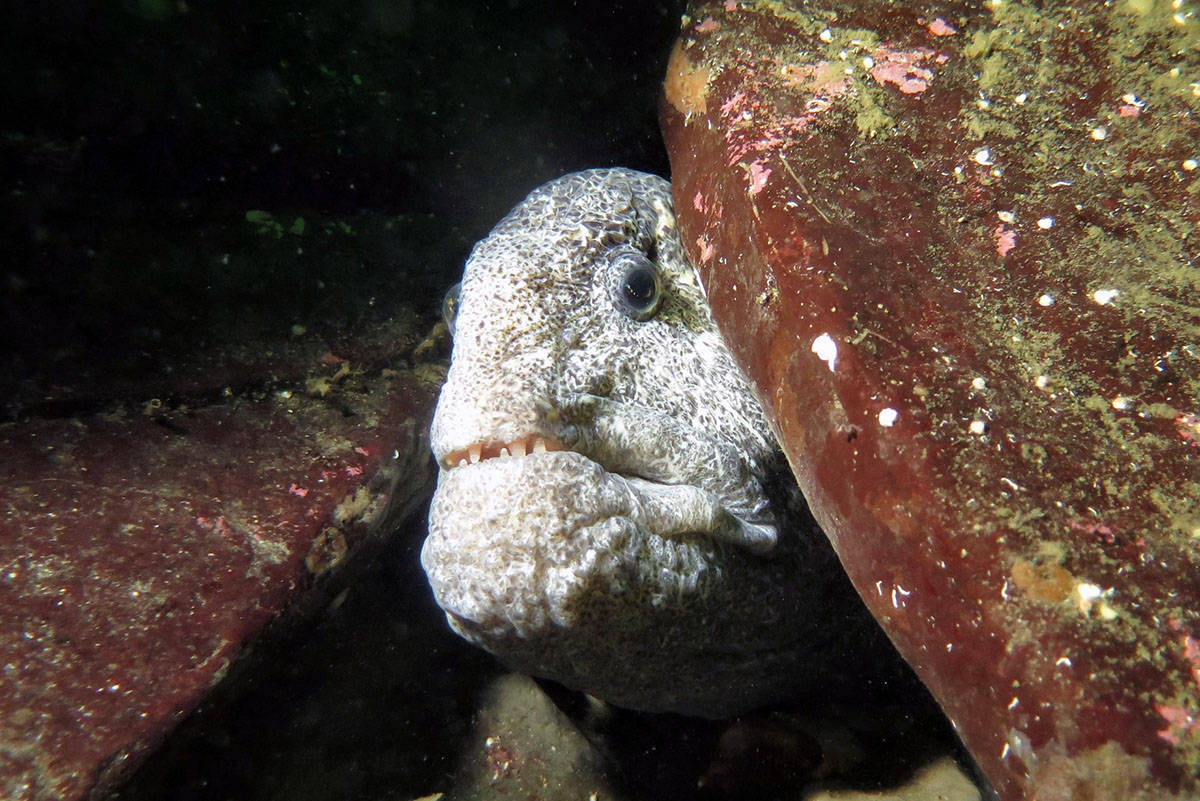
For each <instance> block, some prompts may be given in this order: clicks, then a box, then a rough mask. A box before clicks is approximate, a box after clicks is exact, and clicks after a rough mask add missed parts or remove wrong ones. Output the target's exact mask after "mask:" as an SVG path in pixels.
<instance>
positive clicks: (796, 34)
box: [663, 0, 1200, 801]
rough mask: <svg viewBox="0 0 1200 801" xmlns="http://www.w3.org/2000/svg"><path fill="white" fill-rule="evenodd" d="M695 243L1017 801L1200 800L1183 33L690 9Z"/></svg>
mask: <svg viewBox="0 0 1200 801" xmlns="http://www.w3.org/2000/svg"><path fill="white" fill-rule="evenodd" d="M663 127H664V132H665V135H666V140H667V145H668V149H669V152H670V155H671V162H672V169H673V186H674V193H675V201H676V208H677V211H678V214H679V220H680V226H681V230H682V233H683V237H684V241H685V243H686V244H687V246H688V248H689V253H690V255H691V257H692V258H693V259H694V260H695V262H696V264H697V265H698V266H699V268H700V270H701V272H702V274H703V276H704V279H705V284H706V287H707V289H708V293H709V297H710V299H711V301H712V305H713V311H714V313H715V315H716V317H717V320H718V322H719V323H720V325H721V328H722V330H723V332H724V333H725V335H726V337H727V339H728V340H729V342H730V344H731V346H732V348H733V350H734V352H735V354H736V355H737V357H738V358H739V360H740V361H741V362H742V364H743V366H744V367H745V368H746V370H747V372H748V374H749V375H750V377H751V379H752V380H753V381H754V383H755V385H756V387H757V389H758V391H759V393H760V395H761V397H762V399H763V401H764V403H765V404H766V405H767V407H768V409H769V413H770V415H771V417H772V420H773V422H774V425H775V426H776V429H777V432H778V434H779V436H780V438H781V441H782V442H783V443H784V445H785V449H786V450H787V453H788V456H789V458H790V460H791V463H792V466H793V469H794V470H795V472H796V475H797V477H798V479H799V481H800V483H801V485H802V487H803V489H804V491H805V493H806V494H807V496H808V498H809V501H810V502H811V504H812V507H813V511H814V512H815V514H816V516H817V518H818V520H820V521H821V523H822V524H823V525H824V527H825V530H826V531H827V532H828V534H829V536H830V538H831V540H832V541H833V543H834V545H835V547H836V548H837V550H838V553H839V554H840V556H841V558H842V561H843V563H844V564H845V567H846V569H847V571H848V572H849V574H850V576H851V578H852V579H853V581H854V583H855V586H856V587H857V588H858V590H859V592H860V593H861V594H862V595H863V597H864V599H865V600H866V602H867V603H868V605H869V606H870V608H871V610H872V612H873V613H874V614H875V615H876V617H877V618H878V619H879V620H880V622H881V623H882V624H883V626H884V628H885V629H886V630H887V631H888V633H889V635H890V636H891V637H892V639H893V640H894V641H895V643H896V644H897V646H898V647H899V649H900V651H901V652H902V654H903V655H904V656H905V658H906V659H907V660H908V661H909V662H910V663H911V664H912V665H913V666H914V668H915V669H916V670H917V672H918V674H919V675H920V676H921V677H922V679H923V680H924V681H925V682H926V684H927V685H928V686H929V688H930V689H931V690H932V691H933V693H934V694H935V696H936V697H937V698H938V700H939V702H940V703H941V704H942V705H943V707H944V709H945V710H946V712H947V714H948V715H949V717H950V718H951V720H952V721H953V722H954V723H955V725H956V727H957V728H958V730H959V732H960V734H961V736H962V738H963V741H964V743H965V744H966V745H967V747H968V748H969V749H970V750H971V752H972V754H973V755H974V756H975V758H976V759H977V760H978V762H979V764H980V766H981V767H982V768H983V770H984V771H985V772H986V774H987V775H988V777H989V779H990V780H991V782H992V783H993V785H994V787H995V789H996V790H997V792H998V793H999V795H1000V797H1001V798H1002V799H1005V801H1014V800H1015V799H1022V798H1026V799H1033V798H1037V799H1039V801H1059V800H1061V799H1096V798H1123V799H1176V798H1196V797H1200V610H1198V604H1200V402H1198V398H1200V291H1198V290H1200V280H1198V276H1200V265H1197V250H1198V244H1197V243H1198V241H1200V240H1198V237H1197V233H1196V231H1197V223H1200V198H1198V194H1200V166H1198V164H1197V161H1198V160H1200V19H1198V18H1197V16H1196V14H1195V12H1194V10H1193V9H1191V8H1190V6H1189V5H1188V4H1178V3H1177V4H1170V3H1151V2H1136V1H1135V0H1130V1H1129V2H1125V1H1124V0H1122V2H1120V3H1114V4H1106V5H1101V4H1095V3H1083V2H1074V3H1071V2H1057V3H1049V4H1032V3H1023V2H1010V1H1009V0H1005V2H1000V0H993V1H992V2H987V3H982V4H968V3H949V2H941V3H939V2H929V3H920V4H903V3H892V2H886V1H884V0H871V1H870V2H865V3H861V2H853V3H851V2H842V3H839V2H825V3H800V2H758V3H754V2H737V1H735V0H726V1H724V2H707V3H699V4H697V5H696V6H695V7H694V8H693V9H692V11H691V14H690V15H689V16H688V17H687V18H685V24H684V29H683V32H682V34H681V37H680V40H679V42H678V44H677V45H676V48H675V51H674V53H673V55H672V58H671V61H670V65H669V75H668V77H667V81H666V86H665V100H664V104H663Z"/></svg>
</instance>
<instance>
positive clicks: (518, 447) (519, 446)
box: [512, 439, 525, 456]
mask: <svg viewBox="0 0 1200 801" xmlns="http://www.w3.org/2000/svg"><path fill="white" fill-rule="evenodd" d="M512 453H513V456H524V455H525V440H523V439H519V440H517V441H516V442H514V443H512Z"/></svg>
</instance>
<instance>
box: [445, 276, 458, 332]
mask: <svg viewBox="0 0 1200 801" xmlns="http://www.w3.org/2000/svg"><path fill="white" fill-rule="evenodd" d="M460 289H462V284H461V283H460V284H455V285H454V286H452V287H450V288H449V289H447V290H446V295H445V297H443V298H442V319H443V320H445V321H446V328H448V329H450V336H454V319H455V318H456V317H458V292H459V290H460Z"/></svg>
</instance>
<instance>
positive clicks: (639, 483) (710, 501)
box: [438, 433, 776, 554]
mask: <svg viewBox="0 0 1200 801" xmlns="http://www.w3.org/2000/svg"><path fill="white" fill-rule="evenodd" d="M592 445H593V446H594V445H595V443H594V442H593V443H592ZM600 450H601V449H597V448H595V447H589V446H588V444H587V443H586V442H576V441H575V440H574V439H571V440H568V441H564V440H562V439H559V438H557V437H554V436H550V435H546V434H540V433H539V434H532V433H531V434H522V435H518V436H517V437H515V438H514V439H511V440H503V441H501V440H497V439H480V440H477V441H476V442H474V443H472V444H470V445H468V446H467V447H465V448H456V449H455V450H452V451H449V452H448V453H446V455H445V456H443V457H441V458H440V459H438V464H439V466H440V467H441V468H442V470H443V471H445V472H446V473H447V474H449V473H456V472H457V471H459V470H468V471H471V472H472V473H474V470H475V469H483V468H484V466H485V465H486V466H487V467H488V468H492V469H500V468H501V467H502V465H503V463H505V462H511V463H512V468H513V469H514V470H515V469H521V467H522V466H523V465H532V462H531V461H529V460H539V461H540V460H541V459H542V458H552V457H548V456H546V455H547V454H556V456H555V457H553V458H555V459H559V460H561V458H562V457H563V456H567V455H570V456H571V457H576V458H577V459H578V460H580V461H579V464H585V463H590V464H592V465H593V466H594V467H595V468H597V469H599V470H600V471H602V472H603V473H604V474H607V475H608V476H610V478H611V479H613V480H616V481H619V482H621V484H622V486H624V487H625V488H626V493H627V494H629V495H631V496H634V497H636V498H637V499H638V502H639V504H640V506H641V507H642V508H643V509H645V510H655V511H656V512H657V514H654V512H649V513H650V515H651V517H652V518H653V519H655V520H656V522H657V525H647V526H646V528H647V530H650V531H656V532H658V533H660V534H663V535H664V536H678V535H680V534H683V533H686V532H689V531H692V532H694V533H704V534H707V535H709V536H712V537H715V538H716V539H720V540H725V541H727V542H729V543H731V544H734V545H737V546H739V547H742V548H745V549H747V550H748V551H750V552H752V553H757V554H765V553H768V552H770V551H771V550H772V549H773V548H774V546H775V542H776V534H775V527H774V521H773V519H770V520H764V519H756V518H757V516H756V515H746V514H744V513H743V512H741V510H735V509H732V508H728V506H727V503H726V501H725V499H723V498H721V497H719V496H718V495H714V494H713V493H712V492H710V491H708V490H705V489H703V488H702V487H700V486H697V485H695V484H692V483H690V482H673V481H670V480H664V477H663V476H661V475H656V474H654V473H653V471H651V470H642V469H639V467H638V465H637V464H636V463H634V464H631V463H630V462H629V461H624V462H622V463H620V464H616V463H614V460H613V459H612V458H611V454H609V453H604V452H598V451H600ZM559 464H561V465H563V466H566V465H568V464H576V463H575V462H569V461H568V462H561V461H560V462H559ZM569 469H571V470H574V469H576V468H569ZM643 522H644V523H649V522H650V520H645V521H643ZM689 524H695V525H696V528H695V529H689V528H688V525H689Z"/></svg>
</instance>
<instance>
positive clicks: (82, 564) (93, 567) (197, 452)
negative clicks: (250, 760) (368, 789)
mask: <svg viewBox="0 0 1200 801" xmlns="http://www.w3.org/2000/svg"><path fill="white" fill-rule="evenodd" d="M333 400H334V401H336V402H338V403H339V404H340V405H334V403H331V402H325V401H322V400H318V399H315V398H312V397H309V396H307V395H304V394H301V393H290V392H289V393H281V392H277V393H271V394H270V395H267V396H266V397H264V398H261V399H258V400H254V399H243V398H236V397H232V396H231V397H229V398H228V399H224V400H222V401H218V402H214V403H212V404H210V405H206V406H203V407H201V408H196V409H191V410H183V409H177V408H160V409H158V410H157V411H156V413H155V414H154V415H153V416H151V415H150V414H149V412H146V413H143V414H129V413H125V412H121V411H115V412H111V413H108V414H104V415H95V416H90V417H80V418H74V419H60V420H30V421H23V422H19V423H8V424H4V425H0V654H2V655H3V658H0V667H2V668H3V681H0V747H2V752H0V798H4V799H12V800H13V801H48V800H49V799H56V800H59V801H72V800H73V799H80V798H84V797H88V798H101V797H106V795H107V794H108V793H109V792H111V791H112V790H113V789H114V787H115V786H117V785H119V783H120V782H121V781H122V780H123V779H124V778H125V777H126V776H127V775H128V774H129V773H130V772H131V771H132V770H133V769H135V768H136V766H137V765H138V764H139V763H140V762H141V761H142V759H143V758H144V757H145V756H146V754H147V753H148V752H149V751H151V750H152V749H153V748H155V747H156V746H157V745H158V743H159V742H160V741H161V740H162V739H163V738H164V737H165V736H166V734H167V733H168V732H170V731H171V730H172V729H173V728H174V727H175V726H176V724H178V723H179V721H180V720H181V719H183V718H184V717H185V716H186V715H187V714H188V713H190V712H191V711H192V710H193V709H195V708H196V706H197V705H198V704H199V703H200V702H201V701H202V700H203V699H204V698H205V697H206V696H207V695H208V693H209V691H210V690H211V689H212V687H213V686H214V685H216V684H217V683H218V682H219V681H220V680H221V679H222V677H224V676H225V675H226V673H227V672H228V671H229V670H230V668H231V667H232V666H234V665H235V664H236V662H237V660H238V659H239V657H241V656H242V655H243V654H244V653H245V652H247V651H248V649H249V648H250V647H251V646H252V645H253V644H254V643H255V642H256V641H258V639H259V638H260V637H261V635H262V633H263V630H264V629H265V627H266V626H267V625H268V623H270V622H271V621H273V620H275V619H277V618H278V617H279V616H280V615H282V614H284V611H285V609H287V610H288V614H290V615H292V616H293V618H295V617H297V616H299V615H302V614H303V613H304V612H303V610H304V608H305V607H311V606H312V605H313V604H315V603H317V604H319V603H322V602H324V601H325V600H327V598H326V593H325V592H324V591H323V590H324V588H325V587H327V586H330V585H329V582H330V581H331V580H332V579H333V578H334V577H335V576H337V574H338V572H339V570H341V569H342V568H343V563H345V562H346V560H347V559H349V557H351V556H353V555H355V554H361V553H363V552H364V551H365V550H366V549H367V548H368V546H370V547H375V546H376V545H377V543H378V542H380V541H381V540H382V538H383V536H384V535H386V534H387V533H388V532H390V531H391V528H390V526H392V525H395V523H396V522H397V520H399V519H402V518H403V516H404V515H407V514H409V513H410V512H411V511H412V509H413V508H415V507H416V506H417V505H418V504H419V503H420V500H421V498H423V497H424V496H425V494H426V492H427V491H428V489H429V485H430V484H431V482H432V474H431V472H430V469H429V468H428V466H427V463H428V460H429V454H428V448H427V446H425V445H423V443H422V440H420V438H419V437H418V436H416V435H415V432H417V431H421V430H424V428H425V427H426V426H427V420H428V417H429V410H430V406H431V404H432V397H431V394H430V391H429V389H428V388H427V387H425V386H423V385H421V384H419V383H417V382H416V381H414V380H412V379H411V378H409V377H407V376H402V377H398V378H396V379H394V380H388V379H385V378H377V377H371V378H364V379H361V381H358V383H356V385H355V390H354V392H351V391H349V390H346V389H341V390H339V391H338V394H337V395H336V396H335V397H334V398H333ZM148 408H149V407H148Z"/></svg>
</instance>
